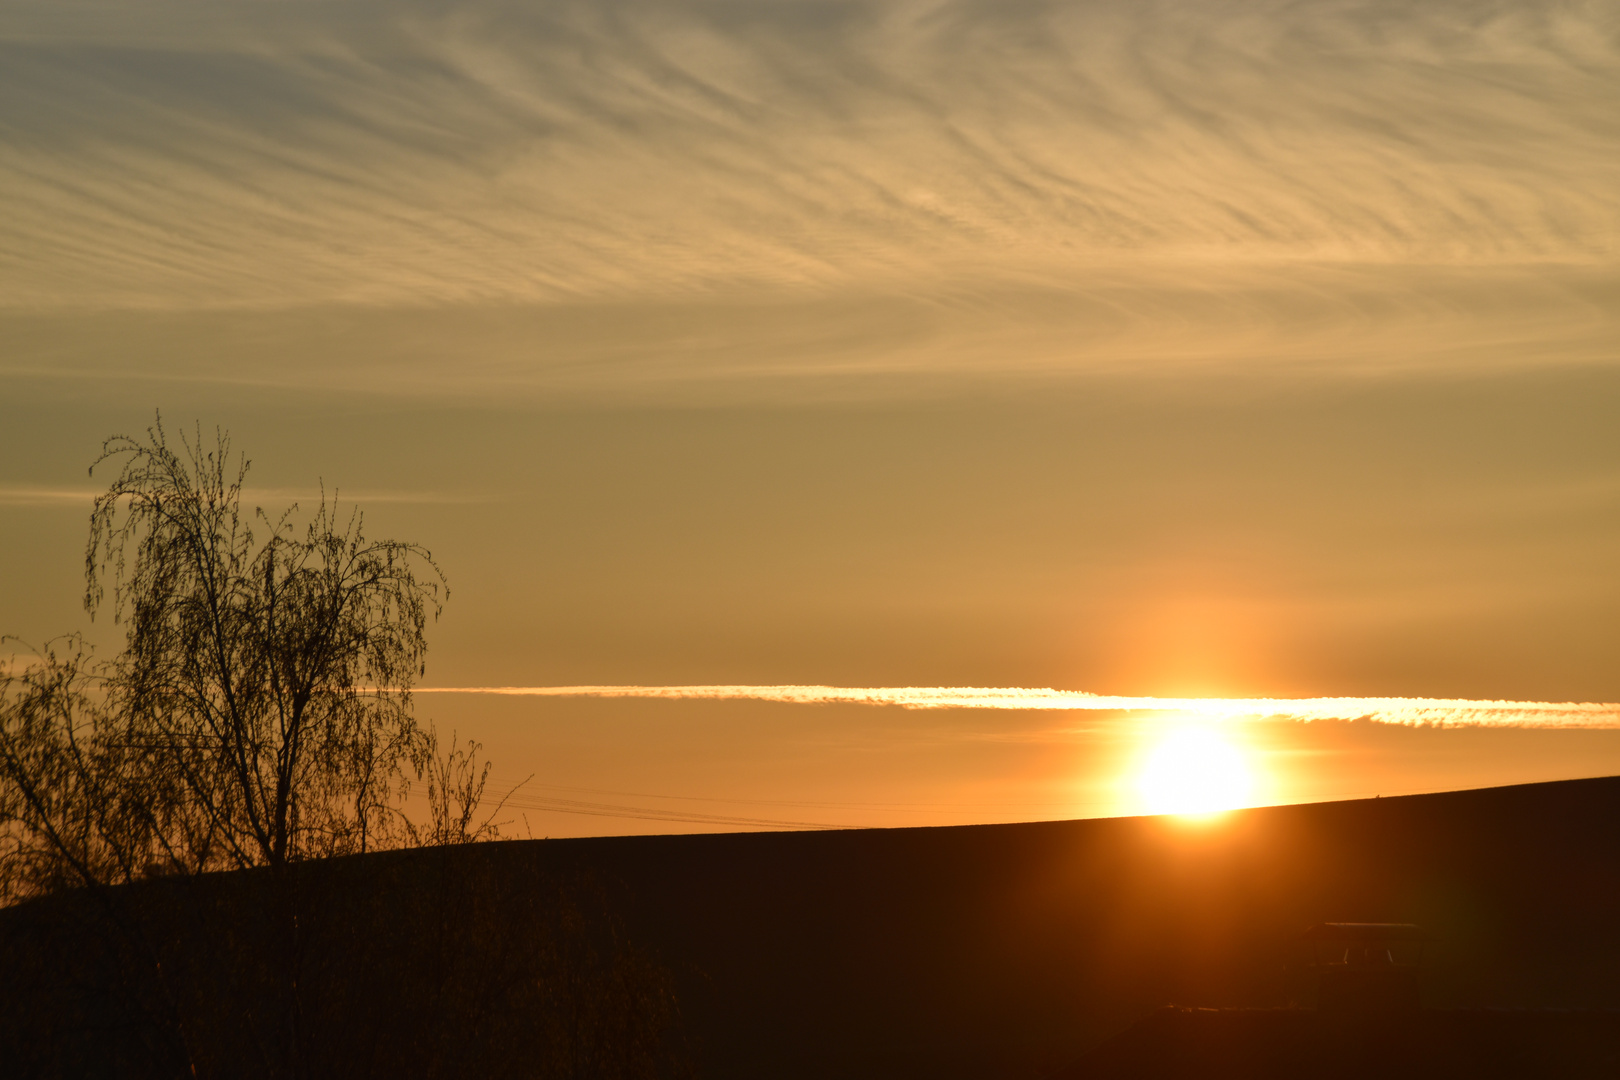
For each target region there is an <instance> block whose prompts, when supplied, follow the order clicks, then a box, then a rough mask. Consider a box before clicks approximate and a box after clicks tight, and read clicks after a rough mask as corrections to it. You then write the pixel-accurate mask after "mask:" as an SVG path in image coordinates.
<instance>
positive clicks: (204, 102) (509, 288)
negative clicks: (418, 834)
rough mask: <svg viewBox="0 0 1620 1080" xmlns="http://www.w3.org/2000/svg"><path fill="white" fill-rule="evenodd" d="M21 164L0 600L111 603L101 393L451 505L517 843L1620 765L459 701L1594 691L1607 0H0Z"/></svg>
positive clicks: (1582, 749) (754, 701) (1540, 739)
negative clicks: (95, 510)
mask: <svg viewBox="0 0 1620 1080" xmlns="http://www.w3.org/2000/svg"><path fill="white" fill-rule="evenodd" d="M0 206H3V207H4V208H5V212H4V213H3V214H0V566H3V567H4V568H5V572H4V573H3V574H0V632H9V633H14V634H18V635H21V636H23V637H24V638H26V639H28V640H31V641H36V642H37V641H42V640H45V639H47V638H49V637H51V636H53V635H55V634H59V633H63V632H66V631H69V630H73V629H80V628H84V627H85V626H86V617H85V615H84V613H83V612H82V610H81V608H80V606H79V598H80V597H81V596H82V592H83V589H82V581H81V574H82V565H83V562H82V558H83V556H82V552H83V543H84V538H85V534H86V524H87V517H88V510H89V503H90V500H91V499H92V498H93V497H94V495H95V493H96V491H97V484H98V482H101V483H104V482H105V481H106V480H107V479H108V477H106V476H105V475H103V474H99V473H98V474H97V475H96V476H87V475H86V472H85V470H86V467H87V466H88V464H89V463H90V462H91V461H92V460H93V459H94V457H95V455H96V453H97V451H98V449H99V446H100V442H101V440H102V439H103V438H104V437H106V436H107V435H110V434H113V433H115V432H130V433H138V432H140V431H141V430H143V429H144V428H145V426H146V425H148V424H149V423H150V422H151V420H152V417H153V415H154V413H155V411H156V410H159V409H161V410H162V412H163V415H164V417H165V420H166V422H167V423H169V424H170V426H171V428H172V427H176V426H183V425H190V424H193V423H200V424H202V425H203V426H204V427H205V428H208V429H212V427H213V426H214V425H220V426H223V427H225V428H228V429H229V430H230V432H231V434H232V437H233V439H234V442H235V445H236V446H238V447H239V448H241V449H242V450H243V451H244V452H246V453H247V454H248V456H249V457H250V458H251V459H252V461H253V471H252V473H251V477H252V485H253V491H252V493H251V494H252V497H253V498H254V499H256V500H262V501H263V502H264V503H265V504H266V505H273V506H281V505H284V504H285V503H287V502H291V501H296V500H299V499H303V500H305V501H306V502H307V501H309V500H310V498H311V496H313V495H314V494H315V493H317V492H318V491H319V489H320V484H321V483H322V482H324V483H325V484H326V485H327V486H328V488H330V487H331V486H333V485H336V486H337V487H338V489H339V491H340V494H341V495H342V496H343V497H344V498H345V499H353V500H354V501H355V502H357V503H358V504H359V505H360V506H361V507H362V508H363V509H364V511H365V513H366V522H367V527H368V530H369V531H370V532H371V533H372V535H374V536H385V537H394V538H400V539H410V540H414V541H417V542H419V543H421V544H423V545H425V546H426V547H428V548H430V549H432V551H433V552H434V555H435V557H436V558H437V559H438V560H439V561H440V563H441V564H442V565H443V566H444V568H445V571H446V574H447V577H448V579H449V583H450V588H451V598H450V602H449V604H448V606H447V607H446V609H445V613H444V615H443V617H442V619H441V620H440V621H439V622H438V623H437V624H436V625H435V626H434V627H433V628H432V630H431V633H430V650H431V651H430V661H429V667H428V672H427V675H426V677H425V679H424V680H423V683H422V685H423V686H424V687H427V688H429V689H431V690H434V691H436V692H433V693H424V694H422V695H420V696H419V698H418V701H417V704H418V710H419V712H420V713H421V714H422V715H423V716H424V717H431V718H432V719H434V720H435V721H436V722H437V723H438V724H439V725H440V726H441V727H444V728H446V729H447V730H449V729H454V730H456V731H458V732H459V733H460V734H462V735H463V736H471V737H473V738H476V739H478V740H480V741H481V742H482V743H483V744H484V745H485V748H486V751H487V752H488V753H489V754H490V755H491V757H492V759H493V760H494V761H495V762H496V773H495V777H496V781H497V786H498V787H500V788H501V790H502V791H505V790H508V789H511V788H513V787H514V786H515V785H517V784H518V783H519V782H520V781H523V780H524V778H525V777H532V779H530V780H529V781H528V782H527V783H526V784H525V785H524V786H523V787H522V788H520V789H518V792H517V794H516V795H514V796H513V797H512V800H511V802H510V810H511V813H513V814H516V815H517V816H516V817H515V818H514V819H513V820H514V821H515V822H516V823H515V825H514V826H513V827H514V828H515V829H516V830H517V833H518V835H524V834H525V833H532V834H533V835H536V836H539V835H553V836H557V835H582V834H592V833H617V832H639V831H653V832H659V831H685V830H703V829H719V828H765V827H804V826H822V825H912V824H945V823H959V822H969V821H1000V820H1027V819H1032V818H1053V817H1072V816H1089V815H1094V814H1108V813H1131V812H1140V811H1142V810H1151V809H1165V808H1170V807H1171V804H1172V803H1174V801H1175V800H1173V799H1172V800H1170V802H1165V801H1164V800H1163V799H1162V798H1160V797H1159V796H1158V795H1154V794H1152V793H1153V792H1154V791H1157V790H1159V788H1155V787H1154V785H1155V783H1159V781H1155V780H1154V779H1153V778H1154V777H1155V776H1159V777H1160V779H1161V780H1162V779H1163V776H1162V775H1161V774H1163V769H1161V766H1162V765H1163V763H1164V762H1165V761H1171V760H1172V759H1175V760H1180V759H1176V757H1175V755H1176V754H1178V753H1182V754H1183V756H1184V757H1186V758H1188V759H1189V760H1204V761H1214V760H1223V761H1229V767H1225V768H1226V773H1225V779H1226V781H1227V782H1228V790H1227V795H1226V796H1225V797H1227V798H1228V800H1229V801H1232V800H1236V801H1249V802H1276V801H1300V800H1307V799H1317V798H1344V797H1351V796H1360V795H1374V794H1386V795H1387V794H1399V793H1404V792H1413V791H1426V790H1441V789H1451V788H1460V787H1471V786H1480V785H1484V784H1494V783H1508V782H1522V781H1530V780H1543V779H1556V778H1563V777H1573V776H1587V775H1603V774H1612V773H1616V772H1620V730H1617V728H1620V721H1616V722H1615V723H1612V724H1611V723H1610V722H1609V720H1608V719H1606V718H1608V717H1611V716H1614V715H1616V714H1615V713H1614V712H1613V711H1612V710H1603V709H1597V710H1588V711H1587V712H1584V713H1579V715H1580V716H1582V717H1584V719H1583V720H1582V722H1581V723H1580V724H1578V725H1574V724H1571V723H1570V722H1568V718H1569V717H1570V716H1574V715H1577V713H1573V712H1570V711H1569V710H1562V711H1560V710H1556V709H1555V710H1547V709H1539V708H1529V709H1524V708H1519V709H1517V711H1515V709H1507V710H1505V711H1504V710H1503V709H1494V711H1493V709H1492V708H1490V707H1484V706H1458V707H1457V708H1455V709H1452V710H1451V711H1448V712H1444V713H1443V714H1440V713H1432V712H1431V713H1414V712H1412V711H1410V710H1408V711H1405V712H1402V711H1400V710H1399V709H1396V708H1394V707H1393V706H1382V705H1378V704H1376V703H1372V704H1369V703H1368V702H1365V701H1340V702H1338V703H1336V704H1333V705H1331V706H1329V705H1320V706H1312V707H1310V708H1305V707H1303V706H1287V707H1281V706H1276V705H1274V704H1271V705H1266V706H1264V709H1263V710H1262V708H1261V706H1259V705H1256V706H1254V710H1255V711H1252V712H1233V711H1232V710H1231V709H1225V710H1220V709H1217V710H1215V711H1214V712H1210V711H1208V710H1205V711H1203V712H1199V711H1196V710H1194V711H1192V712H1187V711H1184V710H1177V709H1173V708H1153V707H1149V704H1152V703H1149V704H1143V703H1141V702H1136V703H1135V704H1136V705H1137V706H1139V707H1137V708H1134V709H1132V710H1122V709H1104V708H1099V707H1095V706H1096V703H1095V702H1092V703H1090V704H1088V705H1087V707H1086V708H1084V709H1074V710H1066V709H1059V708H1050V707H1047V708H1040V709H1031V708H1025V707H1018V708H982V707H963V703H962V702H961V701H958V702H956V706H955V707H929V708H912V707H907V703H908V702H909V703H910V704H916V700H915V699H914V698H904V699H903V700H902V697H903V696H902V697H896V696H895V695H893V694H890V695H889V696H887V697H885V696H884V695H882V694H878V695H873V694H865V695H855V696H854V697H849V696H846V697H844V698H837V697H836V696H835V697H834V698H831V699H829V698H828V697H827V696H826V695H822V696H821V697H819V698H815V699H814V700H813V701H803V700H798V699H793V698H792V696H791V695H788V696H787V697H786V698H784V695H783V694H781V693H774V692H773V693H774V696H773V693H765V692H756V691H754V690H747V689H745V690H743V691H740V692H736V693H729V694H724V695H717V694H716V693H714V692H710V691H704V692H702V693H697V694H693V693H673V692H661V693H660V694H656V695H651V696H648V695H640V696H634V695H632V696H626V695H624V694H613V695H608V696H602V695H579V694H568V695H562V694H556V693H546V694H534V693H528V694H503V695H497V694H474V693H451V692H447V691H448V690H450V689H453V688H498V687H517V688H547V687H575V688H579V687H587V688H589V687H623V686H635V687H716V686H721V687H733V688H772V687H835V688H846V689H855V690H871V689H884V688H912V687H915V688H962V687H967V688H992V689H1000V690H1005V689H1017V688H1025V689H1032V690H1046V689H1050V690H1054V691H1058V692H1062V693H1064V694H1073V693H1091V694H1098V695H1109V696H1117V697H1125V698H1132V699H1136V698H1144V697H1154V698H1165V697H1169V698H1206V697H1218V698H1243V699H1268V700H1271V699H1320V698H1331V699H1367V698H1374V699H1395V698H1402V699H1404V698H1430V699H1445V700H1447V701H1453V702H1464V703H1466V702H1479V701H1505V702H1518V703H1530V704H1531V705H1535V704H1536V703H1552V704H1560V703H1569V702H1574V703H1596V704H1601V703H1605V702H1615V701H1620V664H1616V662H1615V658H1616V656H1617V655H1620V619H1617V617H1616V616H1617V615H1620V435H1617V433H1616V426H1615V422H1614V418H1615V417H1617V416H1620V3H1616V2H1612V0H1608V2H1588V3H1581V2H1570V3H1549V2H1536V3H1531V2H1529V0H1504V2H1485V0H1480V2H1461V0H1437V2H1435V3H1425V4H1421V5H1413V4H1406V3H1395V2H1375V0H1271V2H1265V0H1250V2H1246V3H1241V4H1238V3H1222V2H1215V0H1198V2H1194V0H1158V2H1155V0H1132V2H1124V0H1119V2H1094V0H1082V2H1071V3H1040V2H1016V0H999V2H996V3H990V2H988V0H967V2H906V0H893V2H882V0H865V2H857V0H848V2H833V0H724V2H721V0H715V2H699V0H659V2H657V3H653V2H650V0H648V2H639V0H592V2H590V3H584V2H580V3H569V2H560V0H533V2H527V3H519V2H516V0H478V2H465V0H463V2H443V3H420V2H413V0H388V2H380V0H352V2H351V0H153V2H149V3H142V4H140V5H131V4H128V3H122V2H119V3H103V2H83V3H81V2H74V0H51V2H49V3H42V2H33V0H3V2H0ZM92 629H93V632H94V634H96V635H98V641H100V643H101V647H102V648H103V649H111V648H114V647H116V628H113V627H108V626H103V625H101V624H99V623H98V624H97V625H96V626H95V627H94V628H92ZM801 696H802V695H801ZM998 700H1002V701H1003V702H1004V703H1005V701H1006V699H1005V696H1004V697H1003V698H1002V699H998ZM873 701H877V702H880V703H871V702H873ZM1013 703H1014V704H1023V705H1027V704H1028V703H1029V702H1028V700H1027V699H1024V700H1022V702H1017V701H1015V702H1013ZM1047 704H1048V705H1051V704H1053V702H1050V701H1049V702H1047ZM1339 714H1342V715H1339ZM1212 733H1213V734H1212ZM1200 740H1203V741H1202V742H1201V741H1200ZM1210 740H1214V741H1210ZM1177 748H1180V749H1177ZM1165 755H1169V756H1168V757H1166V756H1165ZM1156 763H1157V764H1156ZM1168 767H1169V766H1165V768H1168ZM1156 770H1158V771H1157V772H1156ZM1194 771H1196V770H1194ZM1164 775H1171V776H1172V781H1166V782H1167V783H1169V786H1170V787H1171V788H1178V785H1179V787H1180V788H1185V787H1187V785H1189V784H1192V785H1193V786H1196V783H1195V781H1196V780H1197V777H1196V776H1190V777H1189V776H1184V775H1182V774H1180V773H1175V772H1174V769H1172V770H1171V773H1170V774H1164ZM1240 780H1241V781H1242V782H1241V783H1239V781H1240ZM1163 786H1164V785H1163V784H1162V783H1161V784H1160V788H1162V787H1163ZM1178 789H1179V788H1178Z"/></svg>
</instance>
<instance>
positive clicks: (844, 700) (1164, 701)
mask: <svg viewBox="0 0 1620 1080" xmlns="http://www.w3.org/2000/svg"><path fill="white" fill-rule="evenodd" d="M416 692H417V693H423V694H503V695H513V696H520V697H634V698H664V699H671V700H708V701H735V700H750V701H775V702H783V703H788V704H795V705H830V704H855V705H898V706H900V707H901V708H903V709H1057V710H1083V711H1087V712H1177V713H1194V714H1197V715H1200V716H1206V717H1211V718H1215V719H1233V718H1238V717H1264V718H1283V719H1290V720H1300V721H1311V720H1372V721H1376V722H1378V723H1382V724H1401V725H1405V726H1408V727H1415V726H1431V727H1534V728H1594V729H1601V728H1620V704H1613V703H1602V702H1553V701H1470V700H1467V699H1464V698H1377V697H1327V698H1168V697H1120V696H1114V695H1107V694H1089V693H1085V692H1083V691H1078V690H1052V689H1035V688H1029V687H1020V686H1013V687H980V686H878V687H850V686H436V687H428V688H423V689H420V690H417V691H416Z"/></svg>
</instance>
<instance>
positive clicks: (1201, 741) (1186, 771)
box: [1136, 727, 1254, 814]
mask: <svg viewBox="0 0 1620 1080" xmlns="http://www.w3.org/2000/svg"><path fill="white" fill-rule="evenodd" d="M1136 788H1137V792H1138V793H1139V794H1140V796H1141V798H1142V805H1143V809H1144V810H1145V811H1146V812H1147V813H1149V814H1215V813H1219V812H1220V811H1222V810H1231V809H1234V808H1235V807H1239V806H1247V805H1249V800H1250V797H1251V795H1252V794H1253V791H1254V775H1253V773H1252V772H1251V771H1250V769H1249V765H1248V762H1246V761H1245V760H1244V757H1243V753H1242V751H1240V750H1238V748H1237V747H1235V746H1233V745H1232V744H1231V743H1229V742H1227V741H1226V740H1225V739H1224V738H1222V737H1221V735H1220V734H1219V733H1218V732H1215V731H1212V730H1210V729H1208V728H1203V727H1188V728H1180V729H1178V730H1176V731H1172V732H1171V733H1169V734H1168V735H1166V736H1165V737H1164V738H1163V739H1162V740H1160V742H1159V744H1158V745H1157V746H1155V747H1154V748H1153V751H1152V753H1150V754H1149V755H1148V758H1147V762H1146V764H1145V765H1143V767H1142V771H1141V773H1140V774H1139V775H1138V776H1137V779H1136Z"/></svg>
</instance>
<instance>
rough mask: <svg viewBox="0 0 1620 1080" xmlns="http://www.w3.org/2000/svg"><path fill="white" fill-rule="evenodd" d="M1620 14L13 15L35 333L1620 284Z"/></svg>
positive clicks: (1449, 5) (9, 284) (615, 11)
mask: <svg viewBox="0 0 1620 1080" xmlns="http://www.w3.org/2000/svg"><path fill="white" fill-rule="evenodd" d="M1615 22H1616V5H1615V4H1614V3H1612V2H1605V0H1599V2H1587V3H1575V4H1565V5H1559V6H1558V7H1557V8H1556V9H1554V8H1549V7H1547V6H1545V5H1539V4H1532V3H1500V2H1491V3H1486V2H1481V0H1449V2H1441V3H1434V4H1425V5H1421V6H1416V7H1414V6H1412V5H1403V4H1391V3H1386V2H1382V0H1352V2H1347V3H1329V2H1326V0H1310V2H1306V3H1283V2H1280V0H1278V2H1271V3H1260V4H1233V3H1203V2H1200V3H1193V2H1188V0H1156V2H1152V0H1150V2H1146V3H1144V2H1140V0H1132V2H1124V0H1117V2H1115V0H1097V2H1092V3H1086V4H1048V3H1042V2H1038V0H1028V2H1021V3H1005V2H995V3H992V2H989V0H949V2H935V0H929V2H922V0H891V2H879V3H870V4H847V3H829V2H825V0H783V2H778V3H771V4H747V5H740V4H733V3H721V2H713V0H656V2H654V0H615V2H611V3H601V2H599V0H592V2H589V3H585V2H572V0H551V2H547V3H539V4H522V5H520V4H516V3H506V2H494V0H466V2H461V3H454V4H445V3H426V2H415V3H413V2H408V0H345V2H333V3H297V2H291V3H258V2H251V0H248V2H235V3H225V4H221V3H217V2H215V0H174V2H169V3H164V4H153V5H144V4H143V5H141V6H140V7H139V8H130V7H129V6H128V5H126V4H121V3H84V2H81V3H61V2H58V0H51V2H49V3H31V2H26V0H24V2H19V3H13V4H8V5H7V6H6V10H5V12H4V13H3V14H0V133H3V135H4V146H5V150H4V153H3V155H0V195H3V197H4V200H5V203H6V205H7V206H8V208H9V211H8V213H7V215H6V217H5V221H4V223H0V241H3V242H0V251H3V252H4V256H3V258H0V284H3V286H4V288H3V289H0V295H5V296H7V297H8V298H9V302H10V303H11V304H12V305H17V306H24V307H27V306H36V305H53V304H70V305H74V306H82V305H84V304H85V303H101V304H118V305H136V306H153V305H156V306H175V305H181V306H184V305H197V304H203V305H207V304H249V305H262V304H265V303H294V302H312V301H327V300H330V299H333V298H341V299H344V300H348V301H353V302H360V303H398V302H423V301H425V302H433V303H440V302H445V301H468V300H480V301H489V300H519V301H536V300H539V301H548V302H552V301H564V300H573V299H579V298H581V297H597V298H601V297H612V296H623V295H631V294H634V295H642V294H646V293H649V292H650V293H658V294H674V295H683V294H689V293H690V292H691V291H692V290H694V289H699V290H701V289H712V288H717V287H728V286H737V285H750V286H757V287H770V286H780V285H789V286H805V285H811V286H839V285H848V284H851V283H858V284H870V283H871V282H874V281H910V280H915V279H916V278H917V277H918V276H919V275H922V276H925V277H928V278H936V277H938V276H939V274H938V270H939V268H940V267H942V266H943V267H947V268H951V267H954V268H957V269H963V268H969V267H984V266H985V265H987V264H988V265H989V266H990V267H991V268H992V269H995V270H997V271H998V272H1002V273H1010V274H1014V275H1017V274H1026V275H1027V274H1030V273H1043V274H1054V273H1056V274H1058V275H1059V276H1061V275H1062V274H1063V273H1065V272H1066V268H1070V267H1072V266H1073V265H1074V264H1075V261H1076V259H1080V260H1084V261H1086V262H1089V263H1098V262H1106V261H1107V260H1109V259H1111V258H1120V257H1129V258H1138V257H1152V258H1161V259H1171V260H1176V261H1181V260H1192V261H1194V262H1197V261H1199V260H1207V259H1210V258H1214V259H1218V260H1230V259H1232V258H1234V257H1237V258H1243V259H1256V260H1275V259H1278V258H1281V259H1300V258H1308V259H1326V260H1330V261H1335V260H1347V259H1348V260H1373V261H1390V260H1399V261H1408V260H1418V261H1424V262H1457V261H1461V262H1466V263H1480V262H1488V263H1519V262H1524V261H1526V260H1528V261H1531V262H1539V261H1547V260H1551V261H1555V262H1568V261H1571V260H1574V261H1592V260H1610V259H1612V258H1613V256H1614V255H1615V252H1616V246H1617V243H1620V234H1617V227H1620V212H1617V207H1620V197H1617V196H1616V194H1615V192H1616V191H1620V155H1617V153H1616V148H1617V145H1620V126H1617V124H1616V122H1615V120H1614V117H1615V116H1616V115H1620V39H1617V38H1616V35H1615V34H1614V33H1613V32H1612V30H1613V27H1614V25H1615Z"/></svg>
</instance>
